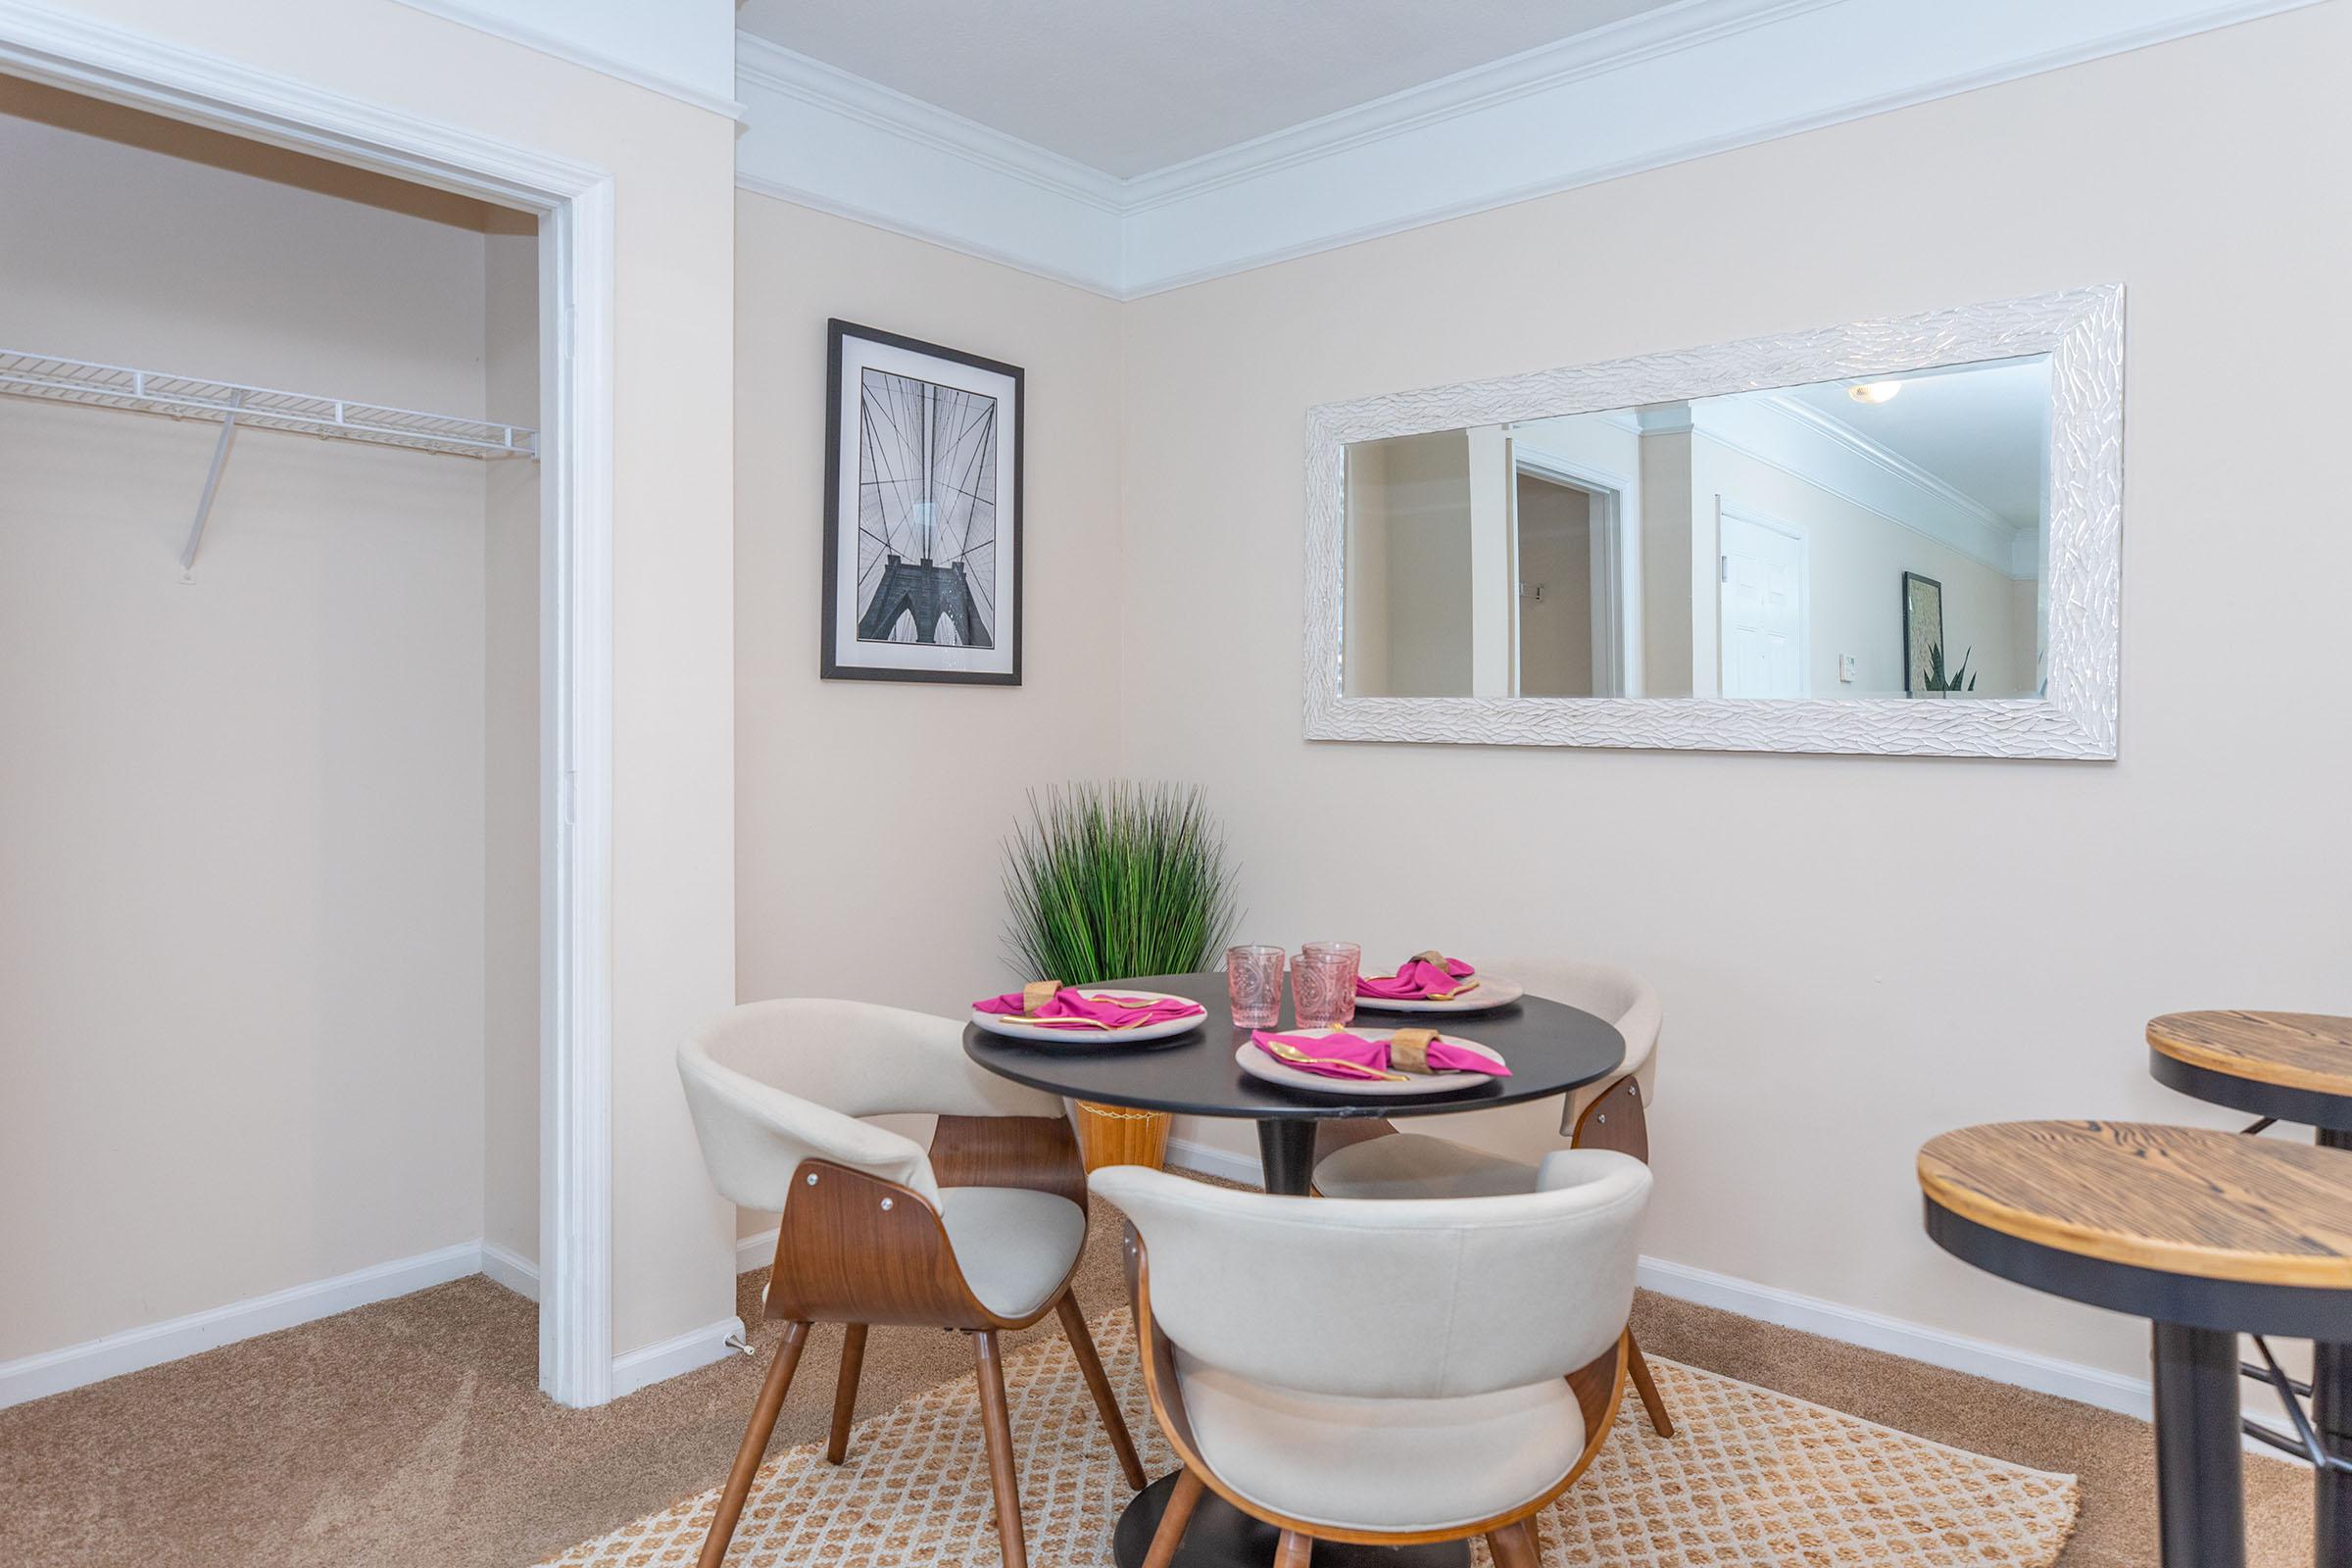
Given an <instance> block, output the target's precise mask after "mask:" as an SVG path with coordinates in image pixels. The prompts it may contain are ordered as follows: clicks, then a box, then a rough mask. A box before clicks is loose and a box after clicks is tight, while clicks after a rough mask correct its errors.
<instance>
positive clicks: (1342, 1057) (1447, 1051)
mask: <svg viewBox="0 0 2352 1568" xmlns="http://www.w3.org/2000/svg"><path fill="white" fill-rule="evenodd" d="M1250 1039H1251V1040H1254V1041H1256V1042H1257V1046H1258V1049H1259V1050H1261V1051H1264V1050H1265V1047H1266V1043H1267V1042H1268V1041H1279V1042H1280V1043H1282V1044H1283V1045H1286V1046H1291V1047H1294V1048H1296V1049H1297V1050H1299V1051H1301V1052H1304V1053H1305V1054H1307V1055H1310V1056H1319V1057H1321V1058H1323V1059H1322V1060H1320V1061H1312V1062H1308V1061H1287V1060H1284V1058H1282V1057H1281V1056H1274V1053H1272V1052H1270V1051H1268V1052H1266V1054H1267V1055H1269V1056H1274V1059H1275V1060H1276V1061H1280V1062H1282V1064H1283V1065H1284V1066H1286V1067H1296V1068H1298V1069H1299V1071H1300V1072H1311V1073H1319V1074H1321V1075H1322V1076H1323V1077H1326V1078H1377V1077H1379V1076H1380V1075H1381V1074H1382V1073H1384V1072H1386V1071H1388V1068H1389V1043H1388V1042H1387V1041H1386V1040H1366V1039H1365V1038H1364V1037H1363V1036H1362V1035H1351V1034H1347V1033H1345V1032H1343V1033H1340V1034H1336V1035H1277V1034H1269V1033H1268V1032H1267V1031H1265V1030H1263V1029H1256V1030H1252V1031H1250ZM1429 1065H1430V1067H1431V1069H1432V1070H1433V1071H1438V1072H1477V1073H1484V1074H1486V1075H1487V1076H1488V1077H1489V1078H1508V1077H1509V1076H1510V1075H1511V1069H1510V1068H1508V1067H1505V1066H1504V1065H1502V1063H1500V1062H1499V1061H1496V1060H1495V1058H1494V1057H1493V1056H1490V1055H1487V1054H1484V1053H1483V1052H1477V1051H1465V1050H1463V1049H1462V1048H1461V1047H1460V1046H1457V1045H1453V1044H1451V1043H1450V1042H1447V1041H1444V1040H1436V1041H1432V1042H1431V1043H1430V1047H1429Z"/></svg>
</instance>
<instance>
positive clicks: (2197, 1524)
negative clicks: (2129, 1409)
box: [2155, 1323, 2327, 1568]
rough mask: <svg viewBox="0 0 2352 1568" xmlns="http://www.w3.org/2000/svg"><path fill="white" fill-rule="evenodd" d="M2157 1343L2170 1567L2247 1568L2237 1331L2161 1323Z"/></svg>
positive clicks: (2159, 1499) (2159, 1468)
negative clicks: (2238, 1395) (2238, 1402)
mask: <svg viewBox="0 0 2352 1568" xmlns="http://www.w3.org/2000/svg"><path fill="white" fill-rule="evenodd" d="M2155 1340H2156V1347H2155V1355H2156V1506H2157V1514H2158V1519H2159V1526H2158V1532H2159V1534H2160V1536H2161V1537H2162V1539H2163V1543H2164V1562H2165V1568H2188V1565H2191V1564H2193V1565H2194V1568H2245V1561H2246V1510H2245V1449H2244V1447H2243V1446H2241V1443H2240V1440H2239V1437H2238V1430H2237V1380H2238V1370H2237V1336H2236V1335H2235V1334H2231V1333H2228V1332H2226V1331H2224V1330H2221V1329H2197V1328H2184V1327H2182V1326H2181V1325H2180V1324H2178V1323H2159V1324H2157V1325H2156V1335H2155ZM2321 1561H2323V1562H2325V1561H2327V1559H2326V1558H2324V1557H2323V1558H2322V1559H2321Z"/></svg>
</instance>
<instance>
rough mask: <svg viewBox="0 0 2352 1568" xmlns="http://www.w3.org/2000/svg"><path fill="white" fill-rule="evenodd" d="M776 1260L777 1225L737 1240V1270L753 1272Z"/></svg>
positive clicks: (743, 1272) (739, 1272)
mask: <svg viewBox="0 0 2352 1568" xmlns="http://www.w3.org/2000/svg"><path fill="white" fill-rule="evenodd" d="M775 1260H776V1227H775V1226H773V1225H770V1226H769V1227H768V1228H767V1229H765V1230H763V1231H760V1232H759V1233H758V1234H757V1235H753V1236H743V1237H738V1238H737V1239H736V1242H735V1272H736V1273H738V1274H752V1273H756V1272H758V1271H759V1270H760V1269H763V1268H765V1267H767V1266H768V1265H769V1264H770V1263H773V1262H774V1261H775Z"/></svg>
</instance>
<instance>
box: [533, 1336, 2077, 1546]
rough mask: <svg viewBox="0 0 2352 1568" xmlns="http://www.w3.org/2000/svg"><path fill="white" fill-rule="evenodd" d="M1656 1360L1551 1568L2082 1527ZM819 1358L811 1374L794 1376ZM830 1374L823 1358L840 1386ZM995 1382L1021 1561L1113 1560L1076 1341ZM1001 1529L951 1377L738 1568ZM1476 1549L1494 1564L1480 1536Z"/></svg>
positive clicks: (889, 1416) (1849, 1424) (1112, 1466)
mask: <svg viewBox="0 0 2352 1568" xmlns="http://www.w3.org/2000/svg"><path fill="white" fill-rule="evenodd" d="M1094 1329H1095V1339H1096V1342H1097V1344H1098V1345H1099V1346H1100V1347H1101V1348H1102V1353H1103V1362H1104V1364H1105V1365H1106V1366H1107V1367H1108V1369H1109V1371H1110V1376H1111V1381H1112V1382H1113V1383H1114V1384H1115V1385H1117V1387H1118V1388H1119V1389H1120V1391H1121V1403H1122V1404H1124V1405H1125V1407H1126V1409H1127V1424H1128V1427H1129V1430H1130V1431H1132V1432H1133V1433H1134V1435H1135V1440H1136V1446H1137V1447H1138V1449H1139V1450H1140V1451H1141V1453H1142V1454H1143V1458H1144V1469H1145V1471H1146V1472H1147V1473H1148V1474H1151V1475H1153V1476H1157V1475H1159V1474H1161V1473H1163V1472H1165V1471H1167V1470H1170V1469H1172V1468H1174V1466H1175V1462H1176V1461H1175V1456H1174V1455H1173V1454H1172V1453H1171V1452H1170V1451H1169V1449H1168V1446H1167V1445H1166V1443H1165V1442H1164V1441H1162V1440H1161V1438H1160V1436H1159V1433H1158V1431H1157V1429H1156V1428H1155V1427H1154V1426H1153V1425H1152V1417H1151V1414H1150V1410H1149V1407H1148V1406H1147V1404H1146V1402H1145V1398H1144V1389H1143V1376H1142V1373H1141V1371H1140V1369H1139V1368H1138V1365H1137V1362H1136V1357H1135V1341H1134V1336H1133V1334H1132V1333H1131V1331H1130V1325H1129V1322H1128V1316H1127V1313H1126V1312H1125V1311H1124V1310H1123V1309H1120V1310H1113V1311H1110V1312H1105V1313H1104V1314H1103V1316H1101V1317H1099V1318H1097V1319H1096V1320H1095V1325H1094ZM1650 1366H1651V1368H1652V1369H1653V1370H1654V1371H1655V1373H1656V1374H1657V1380H1658V1387H1659V1389H1660V1391H1661V1392H1662V1393H1663V1394H1664V1395H1665V1397H1666V1404H1667V1408H1668V1409H1669V1411H1671V1412H1672V1414H1673V1416H1674V1419H1675V1422H1676V1434H1675V1436H1674V1437H1673V1438H1671V1439H1666V1438H1660V1437H1658V1436H1657V1435H1656V1434H1655V1433H1653V1432H1652V1431H1650V1429H1649V1424H1648V1422H1647V1421H1646V1420H1644V1419H1643V1417H1642V1410H1641V1406H1640V1404H1639V1402H1638V1401H1637V1400H1636V1399H1635V1398H1634V1397H1633V1393H1632V1390H1631V1388H1630V1386H1629V1388H1628V1390H1627V1393H1626V1397H1625V1408H1624V1410H1623V1412H1622V1414H1621V1416H1620V1418H1619V1420H1618V1422H1617V1425H1616V1428H1615V1430H1614V1431H1613V1432H1612V1433H1611V1434H1610V1437H1609V1441H1608V1443H1607V1444H1606V1445H1605V1446H1603V1447H1602V1449H1601V1452H1600V1456H1599V1457H1598V1458H1597V1459H1595V1460H1594V1461H1593V1467H1592V1468H1591V1469H1590V1470H1588V1471H1586V1472H1585V1474H1584V1476H1583V1477H1582V1478H1581V1479H1580V1480H1579V1481H1578V1482H1577V1484H1576V1485H1575V1486H1574V1487H1572V1488H1570V1489H1569V1491H1568V1494H1567V1495H1565V1496H1564V1497H1562V1498H1561V1499H1560V1500H1559V1501H1558V1502H1556V1503H1554V1504H1553V1505H1552V1506H1551V1507H1550V1509H1548V1510H1547V1511H1546V1512H1545V1514H1544V1517H1543V1518H1542V1519H1541V1520H1540V1521H1539V1534H1540V1535H1541V1537H1542V1539H1543V1543H1544V1568H1585V1565H1601V1568H1651V1565H1656V1568H1667V1565H1673V1568H1729V1565H1732V1564H1740V1565H1742V1568H1756V1565H1775V1568H1777V1565H1783V1564H1787V1565H1794V1564H1804V1565H1807V1568H1812V1565H1817V1564H1818V1565H1829V1564H1839V1565H1845V1564H1864V1563H1866V1564H1873V1565H1877V1564H1889V1565H1901V1568H2044V1565H2046V1564H2048V1563H2049V1562H2050V1561H2051V1560H2052V1559H2054V1558H2055V1557H2056V1556H2057V1555H2058V1551H2059V1548H2060V1547H2061V1546H2063V1545H2064V1544H2065V1543H2066V1537H2067V1534H2068V1532H2069V1531H2071V1530H2072V1529H2073V1528H2074V1522H2075V1510H2076V1491H2075V1478H2074V1477H2073V1476H2067V1475H2053V1474H2050V1473H2049V1472H2047V1471H2041V1470H2029V1469H2026V1468H2025V1467H2023V1466H2021V1465H2014V1464H2008V1463H2004V1462H2003V1461H2001V1460H1998V1459H1988V1458H1985V1457H1984V1456H1983V1455H1981V1454H1974V1453H1965V1452H1962V1451H1961V1450H1960V1449H1957V1448H1947V1447H1945V1446H1942V1445H1941V1444H1937V1443H1930V1442H1928V1441H1927V1440H1925V1439H1923V1438H1915V1437H1911V1436H1909V1435H1908V1434H1905V1433H1901V1432H1895V1431H1891V1430H1889V1429H1888V1428H1886V1427H1882V1426H1875V1425H1873V1424H1872V1423H1870V1422H1868V1421H1863V1420H1860V1419H1858V1418H1856V1417H1854V1416H1850V1415H1844V1414H1840V1413H1839V1412H1838V1411H1836V1410H1827V1409H1824V1408H1822V1407H1821V1406H1820V1405H1817V1404H1808V1403H1806V1402H1805V1401H1804V1400H1802V1399H1792V1398H1789V1397H1788V1396H1786V1395H1781V1394H1775V1393H1772V1392H1771V1391H1770V1390H1767V1389H1759V1388H1755V1387H1753V1386H1752V1385H1749V1384H1745V1383H1740V1382H1735V1381H1734V1380H1732V1379H1730V1378H1725V1377H1718V1376H1716V1375H1715V1374H1714V1373H1711V1372H1702V1371H1699V1370H1698V1369H1697V1368H1695V1367H1688V1366H1682V1365H1679V1364H1677V1363H1676V1362H1673V1361H1666V1360H1660V1359H1657V1358H1655V1357H1653V1358H1652V1359H1651V1361H1650ZM819 1370H820V1369H817V1368H813V1367H809V1366H807V1365H804V1368H803V1373H802V1375H803V1376H804V1377H805V1376H808V1375H809V1373H810V1372H815V1371H819ZM831 1370H832V1369H831V1368H829V1367H827V1368H823V1369H821V1373H822V1381H823V1382H825V1383H826V1384H827V1385H828V1386H830V1384H831V1381H832V1379H831V1375H830V1374H831ZM1005 1388H1006V1394H1007V1397H1008V1400H1009V1403H1010V1406H1011V1413H1012V1430H1013V1441H1014V1444H1015V1446H1016V1447H1017V1449H1018V1458H1019V1464H1020V1481H1021V1519H1022V1523H1023V1525H1024V1527H1025V1528H1026V1530H1027V1532H1028V1541H1029V1559H1030V1561H1031V1562H1032V1563H1033V1564H1036V1565H1037V1568H1065V1565H1067V1568H1110V1565H1111V1556H1110V1532H1111V1526H1112V1523H1113V1521H1115V1520H1116V1519H1117V1518H1118V1516H1119V1510H1120V1509H1122V1508H1124V1507H1125V1506H1126V1505H1127V1501H1128V1499H1129V1497H1130V1496H1131V1495H1132V1494H1131V1493H1129V1491H1128V1490H1127V1486H1126V1483H1125V1482H1124V1481H1123V1480H1122V1479H1121V1478H1120V1476H1119V1470H1118V1464H1117V1461H1115V1460H1114V1459H1113V1458H1112V1457H1111V1453H1110V1447H1109V1445H1108V1444H1107V1443H1106V1442H1105V1441H1104V1439H1103V1429H1102V1428H1101V1426H1100V1425H1098V1424H1097V1420H1096V1416H1095V1407H1094V1401H1093V1400H1092V1399H1090V1398H1089V1397H1087V1392H1086V1384H1085V1381H1084V1380H1083V1379H1082V1378H1081V1377H1080V1376H1079V1373H1078V1365H1077V1362H1076V1361H1075V1360H1074V1359H1072V1357H1071V1355H1070V1351H1069V1347H1068V1345H1067V1344H1066V1343H1065V1342H1064V1341H1062V1340H1061V1339H1060V1338H1058V1337H1055V1338H1054V1339H1052V1340H1048V1341H1041V1342H1039V1343H1038V1344H1035V1345H1032V1346H1030V1347H1028V1348H1026V1349H1024V1350H1022V1351H1020V1352H1019V1353H1018V1354H1015V1355H1013V1356H1011V1357H1009V1358H1008V1359H1007V1361H1006V1364H1005ZM745 1414H746V1415H747V1416H748V1415H749V1414H750V1412H749V1411H748V1410H747V1411H746V1412H745ZM717 1495H718V1494H717V1491H716V1489H715V1488H713V1489H712V1490H711V1491H710V1492H706V1493H704V1494H703V1495H701V1496H699V1497H692V1498H689V1499H687V1500H686V1501H684V1502H681V1503H679V1504H677V1505H676V1506H675V1507H672V1508H668V1509H665V1510H663V1511H662V1512H661V1513H656V1514H649V1515H647V1516H646V1517H645V1518H642V1519H639V1520H636V1521H635V1522H633V1523H631V1524H627V1525H623V1526H622V1527H621V1528H620V1529H618V1530H615V1531H613V1533H612V1534H611V1535H608V1536H604V1537H601V1538H599V1539H597V1540H595V1541H590V1542H584V1543H582V1544H579V1545H577V1546H574V1547H572V1548H571V1550H569V1551H567V1552H564V1554H562V1555H561V1556H558V1557H555V1558H552V1559H550V1565H551V1568H691V1565H692V1564H693V1562H694V1559H695V1554H696V1553H697V1552H698V1551H700V1550H701V1549H702V1543H703V1535H704V1532H705V1531H706V1530H708V1529H709V1528H710V1523H711V1509H712V1507H713V1505H714V1503H715V1500H716V1498H717ZM995 1519H996V1514H995V1503H994V1501H993V1499H992V1497H991V1495H990V1493H989V1484H988V1454H987V1448H986V1446H985V1439H984V1437H983V1435H982V1432H981V1429H980V1406H979V1400H978V1397H977V1393H976V1390H975V1386H974V1383H973V1380H972V1379H970V1378H961V1379H958V1380H956V1381H955V1382H951V1383H945V1384H942V1385H940V1386H939V1387H937V1388H934V1389H930V1390H927V1391H926V1392H924V1393H922V1394H918V1395H915V1396H913V1397H910V1398H908V1399H907V1400H906V1401H905V1402H904V1403H902V1404H900V1405H899V1406H898V1407H897V1408H896V1409H894V1410H890V1411H888V1412H886V1413H884V1414H882V1415H879V1416H875V1417H872V1418H871V1419H869V1420H866V1421H863V1422H860V1423H859V1424H858V1427H857V1428H856V1430H855V1431H854V1432H853V1434H852V1436H851V1443H850V1451H849V1457H848V1459H847V1461H846V1462H845V1463H843V1464H842V1465H840V1466H838V1467H836V1466H833V1465H829V1464H827V1463H825V1461H824V1456H823V1454H822V1452H821V1451H820V1448H819V1446H816V1445H810V1446H805V1447H798V1448H793V1449H790V1450H788V1451H786V1452H785V1453H783V1454H781V1455H779V1456H777V1457H776V1458H774V1459H772V1460H770V1461H769V1462H768V1463H767V1464H766V1465H765V1466H763V1467H762V1468H761V1469H760V1476H759V1479H758V1481H757V1482H756V1483H755V1484H754V1485H753V1488H752V1495H751V1500H750V1502H749V1503H748V1504H747V1505H746V1506H745V1508H744V1513H743V1521H742V1523H741V1525H740V1526H739V1527H738V1528H737V1530H736V1533H735V1542H734V1545H733V1547H732V1548H731V1549H730V1550H729V1551H728V1553H727V1563H728V1564H729V1568H736V1565H742V1568H770V1565H773V1568H998V1565H999V1564H1000V1563H1001V1560H1002V1559H1001V1557H1000V1555H999V1552H998V1546H997V1533H996V1527H995ZM1475 1556H1476V1560H1477V1563H1478V1565H1479V1568H1489V1565H1488V1563H1487V1558H1486V1547H1485V1544H1484V1543H1483V1542H1482V1543H1479V1544H1477V1546H1476V1548H1475Z"/></svg>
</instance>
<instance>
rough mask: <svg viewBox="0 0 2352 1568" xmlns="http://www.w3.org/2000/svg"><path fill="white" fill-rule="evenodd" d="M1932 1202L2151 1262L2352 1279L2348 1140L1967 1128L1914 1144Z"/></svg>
mask: <svg viewBox="0 0 2352 1568" xmlns="http://www.w3.org/2000/svg"><path fill="white" fill-rule="evenodd" d="M1919 1185H1920V1187H1921V1189H1922V1190H1923V1191H1924V1192H1925V1193H1926V1194H1927V1197H1928V1201H1930V1202H1931V1203H1934V1204H1936V1205H1939V1206H1940V1207H1942V1208H1945V1209H1948V1210H1949V1211H1951V1212H1952V1213H1954V1214H1957V1215H1959V1216H1960V1217H1961V1218H1963V1219H1967V1220H1971V1221H1973V1222H1975V1223H1976V1224H1978V1225H1982V1226H1984V1227H1985V1228H1986V1229H1988V1230H1993V1231H1998V1232H2000V1233H2002V1234H2004V1235H2008V1236H2012V1237H2015V1238H2017V1239H2018V1240H2020V1241H2023V1242H2028V1243H2032V1244H2034V1245H2035V1246H2038V1247H2043V1248H2048V1249H2052V1250H2057V1251H2061V1252H2068V1253H2073V1254H2076V1255H2078V1256H2082V1257H2088V1258H2095V1259H2099V1260H2101V1261H2104V1262H2110V1263H2121V1264H2126V1265H2129V1266H2131V1267H2133V1268H2140V1269H2149V1270H2154V1271H2157V1272H2160V1273H2168V1274H2179V1275H2188V1276H2193V1277H2195V1278H2199V1279H2207V1280H2228V1281H2233V1282H2238V1283H2243V1284H2255V1285H2278V1286H2296V1287H2316V1288H2319V1289H2322V1290H2337V1291H2340V1290H2352V1153H2347V1152H2343V1151H2339V1150H2333V1149H2320V1148H2315V1147H2313V1146H2311V1145H2309V1144H2290V1143H2286V1142H2284V1141H2282V1140H2278V1139H2269V1138H2249V1137H2247V1136H2245V1135H2244V1134H2242V1133H2225V1132H2213V1131H2209V1130H2207V1129H2204V1128H2197V1127H2160V1126H2153V1125H2149V1124H2145V1123H2136V1122H2111V1121H2025V1122H1994V1123H1990V1124H1988V1125H1985V1126H1982V1127H1963V1128H1961V1129H1960V1130H1958V1131H1957V1132H1948V1133H1944V1134H1942V1135H1941V1136H1939V1137H1936V1138H1933V1139H1931V1140H1929V1141H1928V1144H1927V1145H1926V1147H1925V1148H1923V1149H1921V1150H1920V1152H1919Z"/></svg>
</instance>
